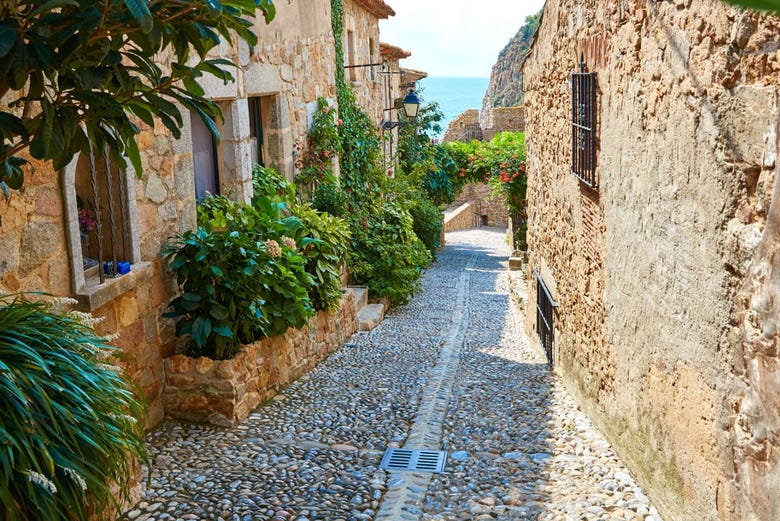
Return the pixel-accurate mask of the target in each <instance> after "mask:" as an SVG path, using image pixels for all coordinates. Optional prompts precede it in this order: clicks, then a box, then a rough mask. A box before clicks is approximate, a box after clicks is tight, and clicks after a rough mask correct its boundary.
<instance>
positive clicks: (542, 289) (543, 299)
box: [534, 271, 558, 367]
mask: <svg viewBox="0 0 780 521" xmlns="http://www.w3.org/2000/svg"><path fill="white" fill-rule="evenodd" d="M534 276H535V277H536V334H537V336H538V337H539V342H540V343H541V344H542V347H543V348H544V354H545V355H546V356H547V365H549V366H550V367H552V365H553V341H554V340H555V334H554V329H553V309H555V308H556V307H558V304H556V303H555V301H554V300H553V298H552V296H551V295H550V291H549V290H548V289H547V286H546V285H545V284H544V281H543V280H542V277H541V276H540V275H539V272H538V271H534Z"/></svg>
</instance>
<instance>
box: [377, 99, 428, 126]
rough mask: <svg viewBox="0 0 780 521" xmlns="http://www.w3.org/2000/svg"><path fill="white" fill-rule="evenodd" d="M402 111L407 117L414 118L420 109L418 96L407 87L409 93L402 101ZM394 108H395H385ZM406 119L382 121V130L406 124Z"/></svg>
mask: <svg viewBox="0 0 780 521" xmlns="http://www.w3.org/2000/svg"><path fill="white" fill-rule="evenodd" d="M403 106H404V113H405V114H406V117H407V118H410V119H414V118H416V117H417V113H418V112H419V111H420V98H419V97H418V96H417V94H416V93H415V92H414V90H413V89H409V94H407V95H406V97H405V98H404V101H403ZM386 110H395V109H386ZM408 124H409V122H408V121H383V122H382V125H381V126H382V130H393V129H394V128H396V127H400V126H402V125H408Z"/></svg>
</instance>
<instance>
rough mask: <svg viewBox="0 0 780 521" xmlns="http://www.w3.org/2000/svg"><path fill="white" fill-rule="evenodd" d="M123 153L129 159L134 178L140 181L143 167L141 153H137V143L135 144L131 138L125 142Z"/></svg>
mask: <svg viewBox="0 0 780 521" xmlns="http://www.w3.org/2000/svg"><path fill="white" fill-rule="evenodd" d="M125 152H127V157H129V158H130V162H131V163H132V164H133V169H135V175H136V177H138V178H139V179H140V178H141V175H142V174H143V166H142V163H141V153H140V152H139V151H138V143H136V141H135V138H133V137H131V138H130V139H128V140H127V141H126V142H125Z"/></svg>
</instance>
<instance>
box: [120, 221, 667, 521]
mask: <svg viewBox="0 0 780 521" xmlns="http://www.w3.org/2000/svg"><path fill="white" fill-rule="evenodd" d="M504 237H505V234H504V233H503V231H502V230H498V229H488V228H482V229H478V230H471V231H464V232H454V233H449V234H448V235H447V247H446V249H445V250H444V251H443V252H442V253H441V255H440V258H439V260H438V262H437V263H435V264H434V265H433V266H432V267H431V268H430V269H429V270H428V271H427V272H426V273H425V275H424V277H423V279H422V282H423V288H424V290H423V291H422V292H421V293H419V294H418V295H416V296H415V297H414V298H413V299H412V301H411V302H410V304H409V305H407V306H399V307H397V308H393V309H392V310H391V311H390V312H389V313H388V315H387V317H386V318H385V320H384V322H383V323H382V324H381V325H380V326H379V327H378V328H376V329H375V330H373V331H372V332H370V333H358V334H356V335H355V336H354V337H353V338H352V341H351V342H350V343H348V344H346V345H345V346H344V347H343V348H342V349H340V350H339V351H338V352H337V353H335V354H334V355H332V356H331V357H330V358H328V359H327V360H326V361H325V362H323V363H322V364H320V365H319V366H318V367H317V368H316V369H315V370H314V371H313V372H311V373H310V374H309V375H307V376H305V377H304V378H302V379H300V380H298V381H297V382H295V383H294V384H292V385H291V386H289V387H288V388H287V389H286V390H285V391H284V392H283V393H282V394H279V395H277V396H276V397H275V398H274V400H273V401H271V402H270V403H268V404H266V405H263V406H261V407H260V408H259V409H258V410H257V411H255V412H254V413H253V414H252V415H251V416H250V417H249V419H247V420H246V421H244V422H243V423H241V424H240V425H239V426H238V427H237V428H235V429H222V428H218V427H213V426H208V425H194V424H187V423H180V422H175V421H167V422H165V423H164V424H163V425H162V426H161V427H160V428H158V429H157V430H155V431H153V432H151V433H150V434H149V438H148V439H149V443H150V452H151V453H150V459H151V463H152V469H151V482H150V485H149V487H148V488H147V490H146V491H145V492H144V495H143V499H142V501H141V502H139V503H138V504H137V505H135V506H134V507H133V508H131V509H129V510H128V511H127V512H126V513H125V514H124V517H123V518H122V519H124V520H133V521H143V520H150V519H154V520H164V519H177V520H190V519H214V520H217V519H221V520H225V521H228V520H230V521H233V520H235V521H250V520H273V521H277V520H297V521H305V520H315V519H320V520H329V521H338V520H344V521H347V520H368V519H390V520H401V519H409V520H426V521H434V520H440V521H443V520H470V519H477V520H489V519H506V520H512V519H523V520H525V519H529V520H530V519H540V520H577V521H579V520H601V519H604V520H641V521H657V520H660V517H658V515H657V512H656V510H655V508H654V507H653V506H652V505H651V504H650V501H649V499H648V498H647V497H646V496H645V495H644V494H643V493H642V490H641V489H640V487H639V486H638V485H637V484H636V482H635V481H634V479H633V478H632V477H631V475H630V474H629V472H628V471H627V470H626V468H625V467H624V466H623V465H622V464H621V463H620V461H619V459H618V458H617V456H616V455H615V453H614V452H613V451H612V449H611V448H610V447H609V444H608V443H607V442H606V441H605V440H604V438H603V437H602V436H601V435H600V434H599V433H598V432H597V431H596V430H595V429H594V428H593V427H592V425H591V424H590V422H589V421H588V419H587V418H586V417H585V416H584V415H583V414H582V413H581V412H580V411H578V409H577V407H576V405H575V403H574V401H573V399H572V398H571V397H570V396H569V395H568V393H567V392H566V391H565V390H564V389H563V387H562V386H561V385H560V383H559V382H557V381H556V379H555V377H554V376H553V375H552V374H551V373H550V372H549V370H548V368H547V365H546V363H545V359H544V354H543V352H542V350H541V348H540V347H539V346H538V342H536V341H535V340H529V339H528V337H527V336H526V334H525V332H524V330H523V327H522V316H523V315H522V312H521V310H520V309H519V308H518V307H517V306H516V304H514V303H513V301H512V299H511V298H510V288H509V272H508V271H507V269H506V264H507V257H508V251H507V247H506V245H505V242H504ZM521 290H522V288H521ZM386 448H406V449H424V450H429V451H440V450H443V451H447V453H448V454H447V455H448V458H447V460H446V466H445V468H444V471H443V472H442V473H438V474H436V473H423V472H420V473H418V472H408V471H407V472H403V471H394V472H387V471H385V470H381V469H380V461H381V460H382V456H383V454H384V451H385V449H386Z"/></svg>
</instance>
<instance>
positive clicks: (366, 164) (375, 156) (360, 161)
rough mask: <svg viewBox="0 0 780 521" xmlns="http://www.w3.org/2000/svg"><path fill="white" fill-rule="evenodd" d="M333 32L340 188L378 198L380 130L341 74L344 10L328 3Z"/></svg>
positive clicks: (337, 2)
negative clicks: (361, 106)
mask: <svg viewBox="0 0 780 521" xmlns="http://www.w3.org/2000/svg"><path fill="white" fill-rule="evenodd" d="M331 6H332V19H331V23H332V28H333V37H334V39H335V44H336V89H337V99H338V105H339V117H340V118H341V120H342V122H343V124H342V125H341V126H340V128H339V135H340V137H341V147H342V152H341V185H342V188H343V189H344V190H345V191H346V192H347V193H350V194H355V197H361V196H367V197H370V196H371V194H379V193H380V192H381V187H382V181H383V178H384V176H383V174H382V169H381V168H379V162H380V152H381V144H382V142H381V139H380V138H379V129H378V128H377V126H376V125H375V124H374V123H373V122H372V121H371V118H369V117H368V115H367V114H366V113H365V112H364V111H363V110H362V109H361V108H360V106H359V105H358V103H357V100H356V99H355V93H354V92H353V91H352V87H351V86H350V85H349V82H348V81H347V77H346V74H345V72H344V63H345V61H344V45H343V41H344V40H343V33H344V6H343V1H342V0H331Z"/></svg>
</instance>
